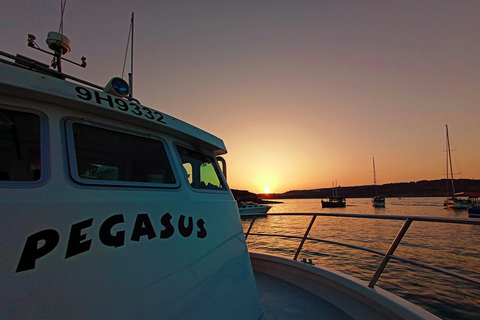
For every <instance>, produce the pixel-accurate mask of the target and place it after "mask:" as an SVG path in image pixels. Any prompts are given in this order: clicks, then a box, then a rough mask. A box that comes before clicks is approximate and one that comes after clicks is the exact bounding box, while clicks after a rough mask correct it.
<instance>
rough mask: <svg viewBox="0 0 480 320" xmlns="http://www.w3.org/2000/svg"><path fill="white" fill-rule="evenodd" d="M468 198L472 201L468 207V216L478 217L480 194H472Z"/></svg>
mask: <svg viewBox="0 0 480 320" xmlns="http://www.w3.org/2000/svg"><path fill="white" fill-rule="evenodd" d="M468 199H469V200H470V201H471V202H472V206H471V207H470V208H468V216H469V217H470V218H480V194H473V195H471V196H469V197H468Z"/></svg>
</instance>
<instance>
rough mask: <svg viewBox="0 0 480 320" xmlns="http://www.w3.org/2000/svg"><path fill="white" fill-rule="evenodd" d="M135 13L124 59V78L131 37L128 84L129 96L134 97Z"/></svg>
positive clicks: (131, 21)
mask: <svg viewBox="0 0 480 320" xmlns="http://www.w3.org/2000/svg"><path fill="white" fill-rule="evenodd" d="M133 28H134V13H133V12H132V19H131V20H130V29H129V31H128V40H127V47H126V48H125V58H124V59H123V70H122V78H123V74H124V73H125V64H126V62H127V54H128V46H129V44H130V39H131V41H132V43H131V44H130V73H129V74H128V84H129V85H130V94H129V97H130V98H132V97H133V34H134V32H133V31H134V30H133Z"/></svg>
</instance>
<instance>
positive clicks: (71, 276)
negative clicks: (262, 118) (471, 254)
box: [0, 32, 475, 320]
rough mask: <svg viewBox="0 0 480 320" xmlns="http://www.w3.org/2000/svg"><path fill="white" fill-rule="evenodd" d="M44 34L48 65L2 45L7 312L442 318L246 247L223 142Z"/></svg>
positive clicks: (39, 315) (2, 307) (2, 299)
mask: <svg viewBox="0 0 480 320" xmlns="http://www.w3.org/2000/svg"><path fill="white" fill-rule="evenodd" d="M34 39H35V37H34V36H29V45H30V46H38V45H37V44H36V43H35V42H34ZM47 39H48V41H47V43H48V44H49V48H50V49H51V50H53V51H54V54H53V55H54V63H53V66H52V67H50V66H49V65H46V64H44V63H42V62H40V61H37V60H33V59H30V58H27V57H24V56H20V55H11V54H9V53H5V52H0V55H1V58H0V130H1V133H2V134H1V135H0V147H1V148H2V152H1V153H0V160H1V161H0V177H1V180H0V189H1V191H2V192H0V213H1V214H0V237H1V240H2V246H1V247H0V258H1V261H2V268H0V281H1V284H2V290H1V292H0V314H1V315H2V318H3V319H233V320H236V319H238V320H258V319H264V320H267V319H272V318H276V319H281V318H284V319H285V318H287V319H298V318H302V319H316V318H318V317H326V318H330V319H333V318H335V319H352V318H354V319H386V318H389V319H438V318H437V317H435V316H434V315H433V314H431V313H429V312H427V311H425V310H424V309H421V308H420V307H418V306H415V305H413V304H412V303H409V302H407V301H405V300H403V299H401V298H399V297H397V296H395V295H393V294H391V293H388V292H386V291H385V290H382V289H381V288H379V287H374V286H373V285H366V284H365V283H363V282H362V281H359V280H355V279H353V278H351V277H349V276H346V275H344V274H342V273H340V272H335V271H332V270H328V269H326V268H322V267H321V266H313V265H310V264H308V263H302V262H301V261H297V259H294V260H291V259H286V258H281V257H276V256H272V255H268V254H262V253H255V252H249V251H248V248H247V245H246V236H244V231H243V229H242V225H241V219H240V218H239V214H238V212H239V211H238V208H237V204H236V201H235V199H234V197H233V195H232V192H231V190H230V188H229V186H228V183H227V180H226V178H225V174H224V173H223V172H222V169H223V170H225V169H226V163H225V161H224V159H223V158H222V155H224V154H226V152H227V151H226V147H225V145H224V143H223V141H222V140H221V139H220V138H218V137H216V136H213V135H211V134H210V133H208V132H206V131H203V130H201V129H199V128H197V127H194V126H193V125H190V124H188V123H186V122H183V121H181V120H179V119H177V118H174V117H173V116H170V115H167V114H165V113H163V112H161V111H158V110H156V109H152V108H150V107H147V106H145V105H142V104H141V103H140V102H139V100H138V99H137V98H136V97H133V96H132V95H131V92H130V90H129V85H128V83H127V82H126V81H125V80H123V79H122V78H121V77H113V78H112V79H111V80H110V81H108V82H107V84H106V85H105V86H104V87H102V86H99V85H96V84H93V83H90V82H88V81H85V80H83V79H80V78H77V77H74V76H71V75H69V74H66V73H64V72H63V71H62V70H61V68H60V65H61V63H62V62H65V61H67V60H66V59H64V58H63V55H65V54H66V53H68V51H69V48H70V41H69V40H68V38H66V36H64V35H63V34H60V33H56V32H52V33H49V35H48V38H47ZM219 162H221V163H222V164H223V165H222V169H220V165H219ZM252 220H254V219H252ZM471 223H475V221H474V220H473V219H472V222H471ZM305 237H306V235H305ZM303 240H304V241H305V239H303ZM302 243H303V242H302ZM257 283H258V284H259V285H258V286H257ZM292 288H293V289H292ZM269 302H271V303H269ZM305 306H309V307H310V306H311V307H312V308H307V309H306V308H305ZM292 310H293V311H292ZM273 314H275V315H273ZM292 314H295V315H297V316H291V315H292Z"/></svg>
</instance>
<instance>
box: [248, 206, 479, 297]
mask: <svg viewBox="0 0 480 320" xmlns="http://www.w3.org/2000/svg"><path fill="white" fill-rule="evenodd" d="M249 216H251V217H252V218H253V219H252V221H251V223H250V225H249V227H248V230H247V232H245V239H247V238H248V236H249V235H253V236H265V237H281V238H288V239H300V240H301V241H300V244H299V245H298V247H297V249H296V251H295V255H294V257H293V260H297V258H298V255H299V254H300V252H301V251H302V248H303V245H304V243H305V241H306V240H310V241H316V242H323V243H329V244H334V245H339V246H344V247H349V248H353V249H359V250H364V251H368V252H371V253H374V254H378V255H383V259H382V261H381V262H380V264H379V265H378V267H377V269H376V271H375V274H374V275H373V276H372V278H371V279H370V282H369V283H368V286H369V287H372V288H373V287H374V286H375V284H376V283H377V281H378V279H379V278H380V276H381V275H382V273H383V271H384V270H385V268H386V266H387V264H388V262H389V261H390V259H396V260H399V261H402V262H404V263H408V264H411V265H415V266H418V267H422V268H426V269H430V270H433V271H437V272H440V273H443V274H447V275H449V276H452V277H455V278H458V279H462V280H465V281H468V282H471V283H474V284H476V285H479V286H480V279H477V278H474V277H470V276H466V275H463V274H460V273H458V272H454V271H450V270H447V269H444V268H440V267H436V266H432V265H429V264H427V263H423V262H420V261H416V260H412V259H408V258H402V257H398V256H395V255H394V252H395V249H396V248H397V247H398V245H399V244H400V242H401V241H402V239H403V236H404V235H405V233H406V232H407V230H408V228H409V227H410V225H411V224H412V222H413V221H424V222H438V223H453V224H469V225H480V219H477V218H444V217H426V216H397V215H395V216H391V215H369V214H349V213H274V214H272V213H271V214H268V213H258V214H251V215H249ZM267 216H312V219H311V220H310V223H309V225H308V227H307V229H306V230H305V233H304V235H303V236H293V235H285V234H268V233H252V232H251V230H252V227H253V224H254V223H255V221H256V219H257V217H267ZM318 216H323V217H343V218H362V219H379V220H399V221H404V224H403V226H402V228H401V229H400V231H399V232H398V234H397V236H396V237H395V239H394V240H393V241H392V244H391V245H390V247H389V249H388V250H387V252H385V253H384V252H381V251H378V250H375V249H371V248H367V247H361V246H356V245H352V244H348V243H342V242H337V241H330V240H325V239H319V238H310V237H308V234H309V233H310V231H311V229H312V226H313V224H314V222H315V219H316V218H317V217H318Z"/></svg>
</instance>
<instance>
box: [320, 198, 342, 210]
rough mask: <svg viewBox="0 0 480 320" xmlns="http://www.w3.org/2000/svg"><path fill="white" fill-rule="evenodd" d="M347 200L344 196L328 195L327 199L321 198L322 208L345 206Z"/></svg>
mask: <svg viewBox="0 0 480 320" xmlns="http://www.w3.org/2000/svg"><path fill="white" fill-rule="evenodd" d="M346 204H347V201H346V200H345V198H344V197H335V196H332V197H328V201H323V200H322V208H345V206H346Z"/></svg>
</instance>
